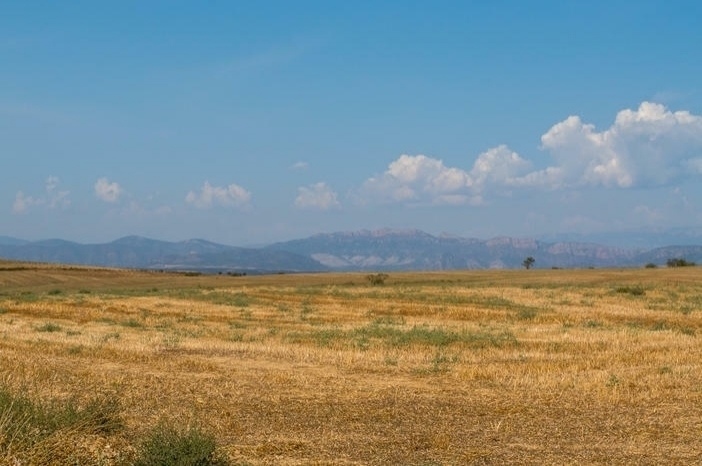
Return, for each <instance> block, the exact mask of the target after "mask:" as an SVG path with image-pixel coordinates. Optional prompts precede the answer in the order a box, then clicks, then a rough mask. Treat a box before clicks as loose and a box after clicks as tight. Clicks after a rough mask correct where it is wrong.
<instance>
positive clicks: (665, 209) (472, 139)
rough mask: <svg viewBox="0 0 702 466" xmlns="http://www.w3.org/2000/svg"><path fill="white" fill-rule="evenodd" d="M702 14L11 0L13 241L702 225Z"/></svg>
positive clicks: (681, 229) (3, 156)
mask: <svg viewBox="0 0 702 466" xmlns="http://www.w3.org/2000/svg"><path fill="white" fill-rule="evenodd" d="M701 14H702V5H701V4H699V3H697V2H688V1H683V2H676V3H674V4H672V3H670V2H663V1H642V2H637V3H636V4H628V3H626V4H616V3H614V4H613V3H612V2H588V3H575V4H572V3H563V2H557V1H540V2H516V1H515V2H501V3H500V4H499V5H498V4H492V3H487V4H477V5H476V4H474V3H471V2H466V3H464V2H449V3H442V4H440V5H431V6H429V5H428V4H422V3H412V2H384V3H383V4H381V5H379V4H377V2H364V1H361V2H354V3H353V4H338V3H334V2H315V1H309V2H308V1H302V2H296V3H294V4H293V3H289V2H277V1H273V2H266V3H265V4H256V3H246V4H243V3H241V2H236V3H231V4H228V3H223V4H217V5H214V6H204V5H202V4H201V3H195V2H184V3H179V4H177V5H176V4H172V3H171V2H164V1H154V2H148V3H144V2H118V3H117V2H114V3H93V2H73V3H70V4H45V3H41V2H33V1H27V2H10V3H9V4H8V5H5V6H4V7H3V15H1V16H0V60H2V63H3V64H4V66H3V70H2V71H1V72H0V162H2V166H3V168H4V169H3V170H2V171H0V235H7V236H10V237H16V238H21V239H28V240H37V239H46V238H61V239H67V240H70V241H76V242H80V243H104V242H109V241H112V240H114V239H117V238H120V237H123V236H128V235H138V236H144V237H149V238H154V239H160V240H168V241H181V240H185V239H189V238H203V239H207V240H208V241H214V242H218V243H222V244H228V245H236V246H247V245H262V244H270V243H273V242H276V241H285V240H290V239H294V238H304V237H307V236H310V235H313V234H316V233H321V232H335V231H355V230H361V229H369V230H373V229H380V228H395V229H419V230H422V231H426V232H427V233H430V234H432V235H439V234H441V233H442V232H447V233H450V234H455V235H458V236H463V237H475V238H483V239H484V238H490V237H495V236H513V237H530V238H547V237H563V238H567V237H572V238H577V237H582V238H604V239H607V238H610V240H611V241H616V242H619V243H618V244H626V243H627V242H632V243H633V242H635V241H636V238H638V237H640V238H649V239H648V240H647V241H653V239H652V238H655V237H656V235H658V236H659V237H662V238H663V237H666V235H668V237H675V235H677V237H681V238H684V237H686V236H689V237H691V238H697V237H699V236H698V235H699V232H700V231H702V207H701V206H700V203H699V202H697V201H698V199H700V197H701V196H702V183H700V181H701V180H702V89H701V87H700V86H701V84H700V80H699V76H700V75H702V73H701V71H702V56H701V55H702V52H700V49H699V44H700V43H702V28H699V24H698V22H699V21H697V20H698V19H699V18H700V17H702V16H701ZM627 235H629V238H631V240H628V239H627ZM641 241H644V239H642V240H641Z"/></svg>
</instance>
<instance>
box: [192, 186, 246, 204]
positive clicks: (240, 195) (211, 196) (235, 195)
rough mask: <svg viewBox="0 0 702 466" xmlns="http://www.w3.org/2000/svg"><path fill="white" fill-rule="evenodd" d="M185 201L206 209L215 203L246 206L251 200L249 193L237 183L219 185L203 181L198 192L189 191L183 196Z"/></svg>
mask: <svg viewBox="0 0 702 466" xmlns="http://www.w3.org/2000/svg"><path fill="white" fill-rule="evenodd" d="M185 201H186V202H187V203H188V204H191V205H193V206H195V207H197V208H199V209H208V208H210V207H212V206H215V205H220V206H224V207H236V208H246V207H248V206H249V202H250V201H251V193H250V192H249V191H247V190H246V189H244V188H242V187H241V186H239V185H237V184H230V185H229V186H224V187H219V186H212V185H211V184H210V183H209V182H207V181H205V184H204V185H203V186H202V188H201V189H200V192H199V193H196V192H195V191H190V192H189V193H188V195H187V196H185Z"/></svg>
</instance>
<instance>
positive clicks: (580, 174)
mask: <svg viewBox="0 0 702 466" xmlns="http://www.w3.org/2000/svg"><path fill="white" fill-rule="evenodd" d="M541 143H542V147H543V149H544V150H546V151H548V152H549V153H550V154H551V155H552V157H553V159H554V161H555V162H556V164H555V165H554V166H552V167H549V168H547V169H546V170H548V171H550V172H551V173H552V176H544V175H545V173H544V172H545V171H542V172H539V173H534V174H532V180H533V182H534V183H538V182H543V183H551V184H552V185H553V186H582V185H601V186H616V187H620V188H628V187H633V186H662V185H666V184H668V183H670V182H672V181H674V180H676V179H678V178H681V177H684V176H688V175H691V174H699V173H700V172H701V169H702V117H700V116H696V115H692V114H691V113H690V112H687V111H677V112H672V111H670V110H668V109H667V108H666V107H665V106H664V105H661V104H656V103H651V102H643V103H641V105H640V106H639V108H638V109H636V110H631V109H627V110H622V111H620V112H619V113H618V114H617V116H616V119H615V121H614V124H613V125H612V126H610V127H609V128H608V129H606V130H604V131H601V132H598V131H596V129H595V127H594V126H593V125H591V124H586V123H583V122H582V121H581V119H580V117H578V116H570V117H568V118H567V119H566V120H564V121H562V122H560V123H557V124H556V125H554V126H553V127H552V128H551V129H550V130H549V131H547V132H546V134H544V135H543V136H542V137H541ZM554 173H555V175H553V174H554Z"/></svg>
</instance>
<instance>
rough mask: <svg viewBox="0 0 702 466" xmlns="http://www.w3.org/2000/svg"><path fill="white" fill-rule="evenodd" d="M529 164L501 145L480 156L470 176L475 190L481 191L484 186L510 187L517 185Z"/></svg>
mask: <svg viewBox="0 0 702 466" xmlns="http://www.w3.org/2000/svg"><path fill="white" fill-rule="evenodd" d="M530 167H531V164H530V163H529V162H527V161H526V160H524V159H523V158H521V157H520V156H519V154H517V153H516V152H513V151H512V150H510V149H509V148H508V147H507V146H505V145H501V146H498V147H495V148H492V149H490V150H488V151H486V152H483V153H482V154H480V155H479V156H478V158H477V160H476V161H475V163H474V164H473V169H472V170H471V171H470V176H471V178H472V180H473V186H474V188H475V189H476V190H479V191H482V190H484V189H485V188H486V186H490V185H493V186H512V185H518V184H519V178H518V177H519V176H520V175H523V174H524V173H525V172H526V171H527V170H528V169H529V168H530Z"/></svg>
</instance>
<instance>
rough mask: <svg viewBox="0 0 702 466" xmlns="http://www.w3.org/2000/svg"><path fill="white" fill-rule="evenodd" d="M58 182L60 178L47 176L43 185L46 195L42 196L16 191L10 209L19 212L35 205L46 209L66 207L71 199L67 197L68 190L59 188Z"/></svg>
mask: <svg viewBox="0 0 702 466" xmlns="http://www.w3.org/2000/svg"><path fill="white" fill-rule="evenodd" d="M59 183H60V180H59V179H58V178H57V177H55V176H50V177H48V178H47V179H46V182H45V185H44V190H45V192H46V195H45V196H43V197H33V196H27V195H25V194H24V192H22V191H18V192H17V194H16V195H15V202H13V204H12V211H13V212H14V213H16V214H19V213H23V212H26V211H27V210H28V209H29V208H31V207H35V206H45V207H46V208H48V209H56V208H62V209H65V208H67V207H68V206H69V205H71V200H70V199H69V198H68V196H69V194H70V191H61V190H59V189H58V186H59Z"/></svg>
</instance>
